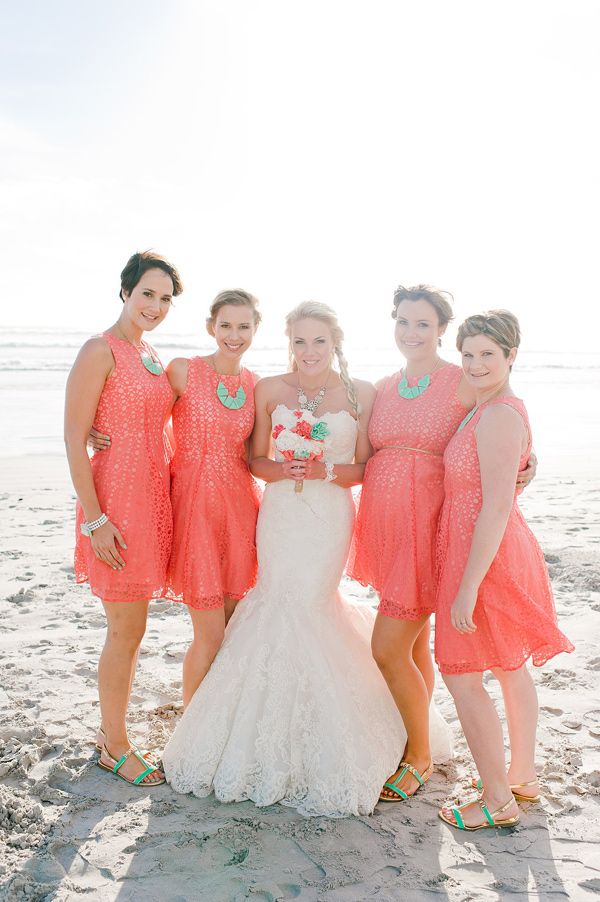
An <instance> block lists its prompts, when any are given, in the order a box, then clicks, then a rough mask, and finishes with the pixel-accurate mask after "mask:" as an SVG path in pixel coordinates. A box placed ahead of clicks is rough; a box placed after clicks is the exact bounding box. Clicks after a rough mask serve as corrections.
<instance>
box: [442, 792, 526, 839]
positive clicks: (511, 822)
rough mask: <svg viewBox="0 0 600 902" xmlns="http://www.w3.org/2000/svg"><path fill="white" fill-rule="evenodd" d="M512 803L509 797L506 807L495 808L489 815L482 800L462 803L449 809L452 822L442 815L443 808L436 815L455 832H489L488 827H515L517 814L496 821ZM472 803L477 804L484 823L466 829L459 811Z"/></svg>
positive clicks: (512, 800)
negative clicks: (481, 812)
mask: <svg viewBox="0 0 600 902" xmlns="http://www.w3.org/2000/svg"><path fill="white" fill-rule="evenodd" d="M514 801H515V800H514V797H513V796H511V798H510V799H509V801H508V802H507V803H506V805H502V807H501V808H497V809H496V811H494V812H493V813H490V810H489V808H488V807H487V805H486V804H485V802H484V801H483V799H471V800H470V801H469V802H464V804H462V805H459V806H458V807H457V808H450V811H451V812H452V815H453V817H454V820H451V819H450V818H449V817H447V816H446V815H445V814H444V810H445V809H444V808H442V809H441V810H440V811H439V812H438V813H439V816H440V818H441V819H442V820H443V821H444V823H445V824H448V826H450V827H454V828H455V829H456V830H468V831H469V832H471V833H472V832H474V831H475V830H489V829H490V827H516V826H517V824H518V823H519V815H518V814H516V815H514V816H513V817H505V818H500V819H498V815H499V814H504V812H505V811H508V809H509V808H510V806H511V805H513V804H514ZM474 803H477V804H478V805H479V807H480V808H481V810H482V811H483V814H484V816H485V821H484V822H483V823H482V824H477V825H476V826H475V827H468V826H467V825H466V824H465V822H464V820H463V817H462V814H461V811H462V810H463V808H467V807H468V806H469V805H473V804H474Z"/></svg>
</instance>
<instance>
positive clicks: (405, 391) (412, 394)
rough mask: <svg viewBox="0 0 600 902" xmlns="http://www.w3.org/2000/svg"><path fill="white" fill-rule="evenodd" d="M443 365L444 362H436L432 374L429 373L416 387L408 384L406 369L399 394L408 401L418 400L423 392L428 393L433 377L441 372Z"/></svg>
mask: <svg viewBox="0 0 600 902" xmlns="http://www.w3.org/2000/svg"><path fill="white" fill-rule="evenodd" d="M442 365H443V361H441V360H436V362H435V366H434V367H433V369H432V370H431V373H427V375H426V376H421V378H420V379H419V380H418V382H417V384H416V385H413V386H412V387H411V386H410V385H409V384H408V379H407V378H406V367H405V368H404V375H403V377H402V379H401V380H400V382H399V383H398V394H399V395H400V397H401V398H405V399H406V400H407V401H412V400H413V399H414V398H418V397H419V396H420V395H422V394H423V392H425V391H427V389H428V388H429V385H430V383H431V377H432V376H433V374H434V373H435V372H436V370H439V368H440V366H442Z"/></svg>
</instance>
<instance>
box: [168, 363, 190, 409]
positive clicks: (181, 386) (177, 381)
mask: <svg viewBox="0 0 600 902" xmlns="http://www.w3.org/2000/svg"><path fill="white" fill-rule="evenodd" d="M189 363H190V362H189V360H188V359H187V357H175V358H174V359H173V360H172V361H171V362H170V364H169V365H168V366H167V370H166V373H167V379H168V380H169V385H170V386H171V388H172V389H173V394H174V395H175V400H177V399H178V398H180V397H181V395H182V394H183V393H184V391H185V389H186V386H187V380H188V369H189Z"/></svg>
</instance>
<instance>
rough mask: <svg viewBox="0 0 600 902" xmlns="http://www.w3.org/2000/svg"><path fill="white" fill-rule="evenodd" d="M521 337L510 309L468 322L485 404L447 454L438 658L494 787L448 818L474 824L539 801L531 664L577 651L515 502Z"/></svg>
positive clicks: (523, 442) (485, 783)
mask: <svg viewBox="0 0 600 902" xmlns="http://www.w3.org/2000/svg"><path fill="white" fill-rule="evenodd" d="M519 342H520V334H519V324H518V322H517V319H516V317H515V316H513V314H512V313H509V312H508V311H507V310H493V311H491V312H490V313H488V314H482V315H480V316H471V317H469V319H467V320H466V321H465V322H464V323H463V324H462V325H461V327H460V329H459V331H458V338H457V347H458V349H459V350H460V351H461V352H462V357H463V368H464V371H465V374H466V376H467V379H468V380H469V382H470V383H471V385H473V387H474V389H475V392H476V405H475V407H474V408H473V409H472V411H471V412H470V413H469V414H468V415H467V416H466V417H465V418H464V420H463V422H462V423H461V425H460V426H459V429H458V431H457V433H456V435H455V436H454V438H453V439H452V440H451V441H450V443H449V445H448V447H447V448H446V452H445V455H444V466H445V480H444V490H445V499H444V505H443V509H442V514H441V518H440V532H439V540H438V541H439V556H440V562H441V572H440V580H439V588H438V598H437V606H436V637H435V656H436V660H437V662H438V664H439V667H440V670H441V671H442V674H443V675H444V680H445V682H446V685H447V686H448V688H449V689H450V691H451V693H452V695H453V697H454V700H455V703H456V708H457V711H458V716H459V718H460V722H461V724H462V727H463V729H464V732H465V736H466V738H467V741H468V743H469V747H470V749H471V752H472V753H473V758H474V759H475V764H476V765H477V768H478V770H479V774H480V777H481V780H480V783H479V788H482V790H483V792H482V797H481V798H480V799H475V800H474V801H473V802H467V803H465V804H464V805H462V806H458V807H456V808H444V809H442V811H441V812H440V816H441V817H442V819H443V820H444V821H446V822H447V823H449V824H450V825H451V826H453V827H458V828H460V829H468V830H476V829H481V828H484V827H493V826H512V825H514V824H516V823H517V822H518V820H519V816H518V808H517V805H516V799H522V800H527V801H532V800H534V801H535V800H537V798H538V792H539V787H538V783H537V777H536V773H535V760H534V751H535V734H536V727H537V711H538V705H537V696H536V691H535V686H534V684H533V680H532V678H531V675H530V673H529V671H528V670H527V667H526V666H525V662H526V661H527V660H528V658H532V660H533V663H534V664H535V665H536V666H540V665H542V664H543V663H544V662H545V661H547V660H548V659H549V658H551V657H553V656H554V655H556V654H558V653H559V652H561V651H572V650H573V646H572V645H571V643H570V642H569V640H568V639H567V638H566V637H565V636H564V635H563V634H562V633H561V632H560V630H559V629H558V625H557V622H556V613H555V610H554V602H553V599H552V590H551V587H550V582H549V579H548V572H547V569H546V564H545V561H544V556H543V554H542V552H541V550H540V547H539V545H538V544H537V542H536V540H535V537H534V535H533V534H532V532H531V530H530V529H529V527H528V526H527V524H526V522H525V520H524V519H523V516H522V514H521V512H520V510H519V507H518V504H517V500H516V493H515V488H514V485H515V476H516V474H517V473H518V472H519V471H522V470H523V468H524V467H525V465H526V462H527V460H528V457H529V453H530V451H531V430H530V427H529V420H528V418H527V412H526V410H525V406H524V404H523V402H522V401H521V400H519V399H518V398H516V397H515V396H514V394H513V392H512V390H511V387H510V382H509V376H510V370H511V367H512V364H513V363H514V361H515V358H516V355H517V348H518V346H519ZM485 670H492V671H493V673H494V675H495V676H496V678H497V679H498V681H499V682H500V687H501V690H502V695H503V698H504V704H505V708H506V715H507V721H508V733H509V740H510V748H511V760H510V767H509V771H508V775H507V773H506V765H505V761H504V741H503V736H502V725H501V723H500V720H499V718H498V714H497V713H496V709H495V706H494V703H493V702H492V700H491V698H490V696H489V695H488V693H487V690H486V689H485V688H484V685H483V679H482V676H483V671H485ZM523 790H524V792H523ZM513 796H514V797H513Z"/></svg>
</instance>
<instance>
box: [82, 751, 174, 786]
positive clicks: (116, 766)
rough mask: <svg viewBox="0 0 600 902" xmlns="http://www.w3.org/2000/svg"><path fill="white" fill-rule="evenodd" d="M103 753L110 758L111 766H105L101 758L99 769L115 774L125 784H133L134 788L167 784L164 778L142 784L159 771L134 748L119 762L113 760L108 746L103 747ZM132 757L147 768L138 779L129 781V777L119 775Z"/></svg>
mask: <svg viewBox="0 0 600 902" xmlns="http://www.w3.org/2000/svg"><path fill="white" fill-rule="evenodd" d="M102 752H103V753H104V754H105V755H106V757H107V758H110V760H111V765H110V766H109V765H108V764H105V763H104V762H103V761H102V759H101V758H100V760H99V761H98V767H101V768H102V770H107V771H109V772H110V773H111V774H114V775H115V777H118V778H119V779H120V780H123V781H124V782H125V783H131V784H132V785H133V786H140V785H142V786H162V784H163V783H166V782H167V781H166V780H165V778H164V777H163V778H162V779H161V780H151V781H150V782H148V783H143V782H142V781H143V780H144V779H145V778H146V777H147V776H148V774H153V773H154V771H157V770H158V768H157V767H155V765H154V764H148V762H147V761H146V759H145V758H144V756H143V755H142V753H141V752H140V750H139V749H136V748H133V746H132V747H131V748H130V749H129V751H128V752H125V754H124V755H121V757H120V758H119V760H118V761H117V760H116V758H113V756H112V755H111V753H110V752H109V751H108V749H107V748H106V746H103V748H102ZM131 755H135V757H136V758H137V759H138V761H139V762H140V763H141V764H143V765H144V766H145V768H146V770H144V771H142V773H141V774H138V775H137V777H135V778H134V779H133V780H128V779H127V777H124V776H122V774H120V773H119V770H120V769H121V768H122V767H123V765H124V764H125V762H126V761H127V759H128V758H130V757H131Z"/></svg>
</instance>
